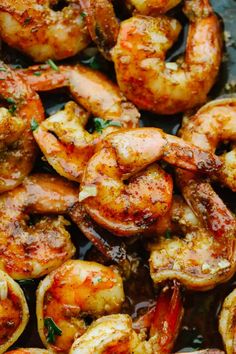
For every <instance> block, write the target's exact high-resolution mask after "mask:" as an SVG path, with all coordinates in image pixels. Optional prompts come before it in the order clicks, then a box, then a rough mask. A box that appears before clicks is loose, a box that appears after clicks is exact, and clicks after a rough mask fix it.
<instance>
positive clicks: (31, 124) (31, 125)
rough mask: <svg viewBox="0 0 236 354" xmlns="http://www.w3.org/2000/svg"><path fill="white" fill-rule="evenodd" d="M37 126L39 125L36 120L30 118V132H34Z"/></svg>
mask: <svg viewBox="0 0 236 354" xmlns="http://www.w3.org/2000/svg"><path fill="white" fill-rule="evenodd" d="M38 126H39V123H38V122H37V120H35V119H34V118H32V119H31V122H30V127H31V130H32V132H34V131H35V130H36V129H37V128H38Z"/></svg>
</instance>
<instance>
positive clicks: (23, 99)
mask: <svg viewBox="0 0 236 354" xmlns="http://www.w3.org/2000/svg"><path fill="white" fill-rule="evenodd" d="M0 68H1V70H0V95H1V98H3V99H4V100H5V101H6V102H8V103H9V109H8V111H7V110H6V108H4V107H3V108H1V110H0V148H1V151H0V169H1V172H0V193H1V192H4V191H7V190H10V189H13V188H15V187H16V186H17V185H18V184H20V183H21V182H22V180H23V179H24V178H25V177H26V176H27V175H28V174H29V172H30V171H31V169H32V168H33V164H34V161H35V157H36V153H37V146H36V143H35V141H34V138H33V135H32V131H31V128H30V123H31V120H32V118H34V119H36V120H37V121H38V122H39V123H40V122H41V121H42V120H43V119H44V110H43V106H42V104H41V101H40V99H39V97H38V95H37V94H36V93H35V92H34V91H33V90H32V89H31V88H30V86H29V85H27V84H26V83H25V81H23V80H22V79H21V77H20V76H19V75H18V74H17V73H16V72H14V71H13V70H11V69H10V68H9V67H8V66H6V65H5V64H4V63H3V62H0ZM9 127H10V129H9Z"/></svg>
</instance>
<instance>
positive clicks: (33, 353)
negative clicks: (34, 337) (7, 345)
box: [7, 348, 51, 354]
mask: <svg viewBox="0 0 236 354" xmlns="http://www.w3.org/2000/svg"><path fill="white" fill-rule="evenodd" d="M7 353H8V354H50V353H51V352H50V351H49V350H45V349H38V348H19V349H15V350H11V351H10V352H7Z"/></svg>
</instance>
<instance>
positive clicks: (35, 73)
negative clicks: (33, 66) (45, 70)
mask: <svg viewBox="0 0 236 354" xmlns="http://www.w3.org/2000/svg"><path fill="white" fill-rule="evenodd" d="M33 75H34V76H41V75H42V73H41V71H35V72H34V73H33Z"/></svg>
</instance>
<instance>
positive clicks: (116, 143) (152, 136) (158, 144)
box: [80, 128, 219, 236]
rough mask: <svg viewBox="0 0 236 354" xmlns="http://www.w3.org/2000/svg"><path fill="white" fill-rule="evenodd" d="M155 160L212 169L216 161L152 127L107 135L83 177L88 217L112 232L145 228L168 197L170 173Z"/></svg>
mask: <svg viewBox="0 0 236 354" xmlns="http://www.w3.org/2000/svg"><path fill="white" fill-rule="evenodd" d="M161 158H163V159H164V160H165V161H167V162H169V163H171V164H174V165H175V164H177V165H179V166H180V165H181V167H183V168H187V169H190V170H205V168H206V169H208V168H209V167H210V166H211V167H212V168H213V170H214V168H217V164H218V162H219V161H217V160H218V158H216V157H213V155H211V156H210V155H206V154H205V152H203V151H200V150H195V148H194V147H193V146H192V145H188V144H186V143H185V142H184V141H183V140H180V139H178V138H176V137H173V136H170V135H168V134H164V133H163V132H162V131H161V130H159V129H157V128H137V129H133V130H121V131H118V132H114V133H111V134H109V135H108V136H107V137H106V138H104V140H103V142H102V144H101V149H100V150H98V152H97V153H96V154H95V155H94V156H93V157H92V158H91V159H90V160H89V162H88V164H87V166H86V169H85V172H84V175H83V180H82V184H81V192H80V200H81V201H83V204H84V206H85V208H86V210H87V212H88V213H89V214H90V216H91V217H92V218H93V219H94V220H95V221H96V222H97V223H98V224H100V225H101V226H103V227H104V228H106V229H108V230H110V231H112V232H113V233H115V234H116V235H118V236H131V235H134V234H135V233H142V232H145V231H147V230H149V229H150V227H152V225H153V224H154V223H155V222H156V221H157V219H158V217H160V216H162V215H164V214H165V213H166V212H167V210H168V209H169V208H170V204H171V199H172V179H171V177H170V176H169V175H168V174H167V173H166V172H165V171H164V170H162V169H161V168H160V167H159V166H158V165H156V164H153V163H154V162H155V161H157V160H159V159H161ZM210 160H211V162H210ZM207 161H208V162H209V164H208V162H207ZM207 165H208V166H207ZM205 171H206V170H205Z"/></svg>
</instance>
